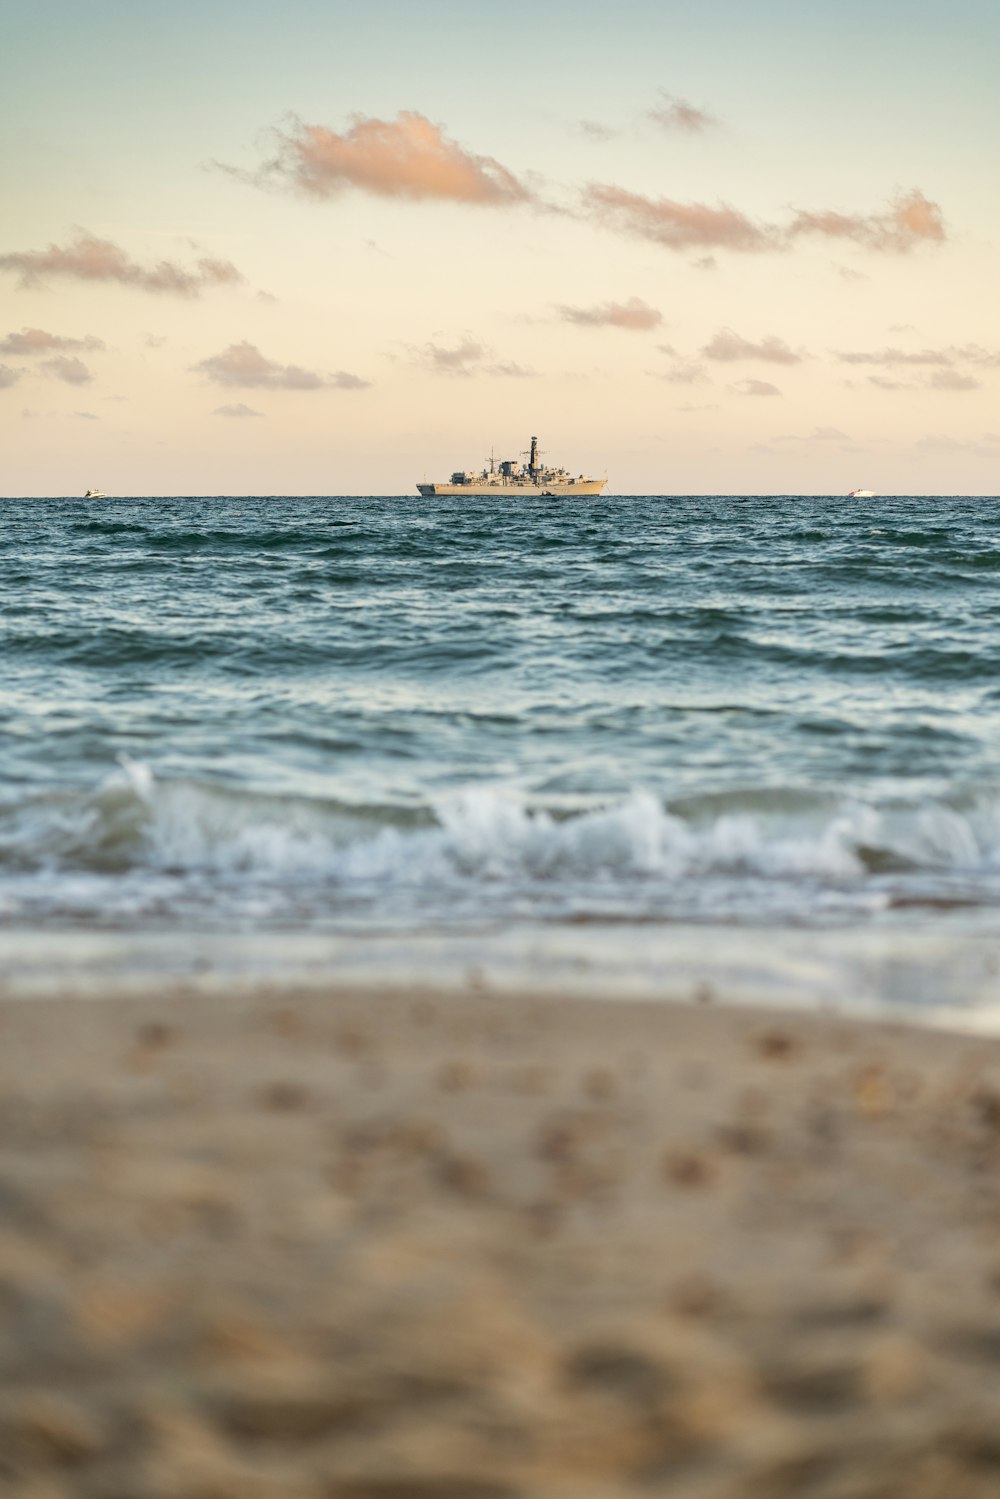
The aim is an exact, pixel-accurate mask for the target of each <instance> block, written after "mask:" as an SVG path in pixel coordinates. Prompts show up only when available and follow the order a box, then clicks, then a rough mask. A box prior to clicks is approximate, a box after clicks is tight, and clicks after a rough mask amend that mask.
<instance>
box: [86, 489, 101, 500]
mask: <svg viewBox="0 0 1000 1499" xmlns="http://www.w3.org/2000/svg"><path fill="white" fill-rule="evenodd" d="M83 498H84V499H85V500H106V499H107V495H106V494H105V493H104V490H103V489H88V490H87V493H86V494H85V495H84V497H83Z"/></svg>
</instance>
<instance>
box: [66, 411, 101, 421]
mask: <svg viewBox="0 0 1000 1499" xmlns="http://www.w3.org/2000/svg"><path fill="white" fill-rule="evenodd" d="M73 415H74V416H78V417H80V419H81V421H85V422H99V421H100V420H101V418H100V417H99V416H95V415H94V413H93V412H92V411H74V412H73Z"/></svg>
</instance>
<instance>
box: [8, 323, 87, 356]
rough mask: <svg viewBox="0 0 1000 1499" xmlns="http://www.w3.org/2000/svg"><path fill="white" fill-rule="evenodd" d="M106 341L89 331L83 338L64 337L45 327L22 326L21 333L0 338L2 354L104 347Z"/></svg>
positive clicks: (51, 352)
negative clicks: (48, 330) (49, 331)
mask: <svg viewBox="0 0 1000 1499" xmlns="http://www.w3.org/2000/svg"><path fill="white" fill-rule="evenodd" d="M103 348H104V343H103V341H102V340H101V339H99V338H95V337H94V336H93V334H90V333H88V334H87V335H86V336H85V337H83V338H63V337H61V336H60V335H59V334H57V333H46V331H45V329H44V328H22V329H21V331H20V333H8V334H7V337H6V338H2V339H0V354H20V355H21V356H22V357H27V356H30V355H32V354H54V353H57V352H62V351H65V350H67V349H86V350H97V349H103Z"/></svg>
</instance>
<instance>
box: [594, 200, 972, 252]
mask: <svg viewBox="0 0 1000 1499" xmlns="http://www.w3.org/2000/svg"><path fill="white" fill-rule="evenodd" d="M583 205H584V206H583V212H584V214H585V215H588V216H589V217H591V218H593V219H596V220H597V221H598V222H599V223H604V224H606V225H608V226H609V227H610V228H612V229H617V230H618V231H619V232H620V233H622V234H629V235H633V236H635V237H636V238H638V239H648V240H652V241H653V243H654V244H658V245H662V246H663V247H664V248H665V249H668V250H691V249H704V250H733V251H735V252H738V253H741V254H755V253H760V252H762V251H767V250H769V251H777V250H787V249H788V248H789V247H790V246H791V245H792V244H793V243H794V242H795V241H796V240H797V239H799V238H800V237H801V236H803V235H822V236H826V237H827V238H831V239H848V240H852V241H854V242H855V243H856V244H859V245H861V246H863V247H864V248H866V249H869V250H879V251H884V252H892V253H895V254H905V253H906V252H907V251H909V250H911V249H913V248H914V246H915V245H918V244H920V243H921V242H930V243H935V242H936V243H940V242H941V241H943V240H944V238H945V229H944V220H943V217H942V214H941V210H940V208H939V207H938V206H937V204H936V203H932V202H930V200H929V199H928V198H925V197H924V195H923V193H921V192H920V191H919V189H917V188H914V189H913V191H912V192H911V193H909V194H908V195H906V196H903V197H899V198H896V199H894V200H893V202H892V203H891V204H890V205H889V208H888V209H887V210H886V211H885V212H884V213H875V214H842V213H836V212H833V211H831V210H821V211H819V212H804V211H801V210H799V211H797V212H796V213H795V215H794V217H793V218H792V220H791V222H790V223H789V224H786V225H784V226H782V225H776V224H765V223H758V222H755V221H754V220H753V219H751V218H750V217H749V216H748V215H747V214H745V213H742V212H741V211H740V210H739V209H737V208H733V207H731V206H730V205H729V204H728V203H720V204H719V205H718V206H717V207H712V206H711V205H710V204H707V203H678V202H676V201H675V200H674V199H673V198H648V197H645V196H644V195H643V194H642V193H631V192H628V191H627V190H626V189H625V188H623V187H616V186H614V185H613V184H610V183H601V182H591V183H589V184H588V185H587V187H586V188H584V190H583Z"/></svg>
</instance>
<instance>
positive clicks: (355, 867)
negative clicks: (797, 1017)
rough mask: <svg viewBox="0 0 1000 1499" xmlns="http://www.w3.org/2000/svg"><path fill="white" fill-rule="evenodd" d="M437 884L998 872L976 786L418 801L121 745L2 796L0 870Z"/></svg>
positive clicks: (661, 883) (476, 792) (663, 884)
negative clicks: (188, 770)
mask: <svg viewBox="0 0 1000 1499" xmlns="http://www.w3.org/2000/svg"><path fill="white" fill-rule="evenodd" d="M17 871H20V872H21V873H22V874H23V873H27V872H36V873H39V872H43V871H48V872H49V873H54V872H56V871H64V872H74V871H76V872H84V873H93V874H100V875H105V876H121V875H123V874H126V873H129V872H135V871H147V872H149V873H156V874H159V875H166V876H170V877H174V878H179V879H184V878H186V877H191V876H197V877H205V876H211V877H216V878H218V879H220V880H222V881H223V882H225V881H230V882H240V881H241V880H249V881H252V882H256V883H261V882H263V883H272V882H273V883H282V882H286V883H287V882H290V883H292V884H295V883H310V882H312V883H315V882H322V883H323V884H326V885H330V886H342V887H344V888H356V887H358V886H364V887H366V888H369V889H383V890H385V889H391V888H393V887H411V888H414V887H420V888H421V889H423V890H425V891H430V890H437V891H438V892H439V893H440V894H441V895H444V894H445V893H446V892H447V891H448V890H450V889H451V890H453V889H456V888H461V889H465V890H467V889H468V888H469V887H470V885H471V886H479V887H488V886H491V885H505V886H508V887H513V886H516V887H519V888H522V889H523V888H538V887H543V886H550V887H551V886H560V885H574V886H576V887H581V886H583V887H586V886H588V885H589V886H593V887H604V888H607V887H608V886H609V885H619V886H622V887H628V886H633V885H641V884H653V885H655V886H657V887H658V888H660V889H661V890H670V889H678V888H680V887H682V886H683V885H684V884H685V883H686V882H691V881H695V882H696V881H698V880H699V879H708V878H712V877H716V876H727V877H729V878H731V879H735V880H737V881H751V882H752V881H771V882H785V883H789V884H794V883H796V882H801V881H805V882H807V883H811V884H813V885H814V886H824V885H825V886H831V887H851V886H858V885H860V884H864V883H865V882H866V881H870V880H871V879H872V878H875V877H880V876H884V875H886V874H892V873H896V874H899V873H914V872H916V873H924V874H930V873H934V872H951V873H961V874H965V875H969V876H974V875H977V874H979V875H984V876H988V875H991V874H995V873H1000V802H998V801H997V800H996V799H995V798H993V797H991V796H989V795H987V794H985V793H984V794H978V795H977V794H972V793H966V794H965V795H956V796H953V797H952V798H951V799H950V800H949V799H939V800H934V799H915V800H909V801H907V800H902V799H896V800H895V801H888V802H886V803H884V804H876V803H873V802H860V801H856V800H851V799H845V798H842V797H837V796H834V795H832V794H829V795H826V794H823V793H818V792H813V791H802V792H794V791H783V790H779V789H775V788H769V787H761V788H756V789H754V788H749V789H745V790H742V791H730V792H724V793H718V792H713V793H707V794H705V795H701V796H697V797H693V796H688V797H685V798H683V799H679V800H676V801H674V802H673V803H669V804H668V803H665V802H664V801H663V800H661V799H660V798H659V797H657V796H655V795H653V794H652V793H651V792H649V791H636V792H633V793H632V794H631V795H629V796H627V797H625V798H623V799H621V800H618V801H615V802H612V803H609V804H605V805H593V804H582V805H581V804H577V805H572V804H570V805H567V804H565V803H562V802H556V803H553V804H551V805H549V806H544V805H543V806H539V805H536V804H532V803H531V802H530V801H526V800H524V799H522V798H518V797H516V796H514V795H513V794H510V793H508V792H505V791H503V790H499V789H496V788H494V787H489V786H467V787H465V788H463V789H461V790H459V791H456V792H454V793H450V794H448V795H442V796H440V797H438V798H435V799H432V800H429V801H427V802H425V803H420V804H413V805H405V804H399V803H386V804H372V805H367V804H350V803H345V802H339V801H337V800H335V799H329V798H328V799H319V798H314V797H296V796H291V795H286V794H281V795H279V794H270V793H266V792H261V791H253V790H246V789H233V788H230V787H226V786H221V785H214V784H212V783H209V782H200V781H195V780H186V779H174V780H171V779H160V778H158V777H157V776H155V775H154V773H153V771H152V769H151V768H150V767H149V766H148V765H146V764H144V763H143V762H141V761H135V760H131V759H129V758H127V757H122V760H121V763H120V765H119V767H118V768H117V769H116V770H115V771H114V772H113V773H112V774H110V775H109V776H108V777H107V778H106V780H105V781H104V782H103V783H102V784H101V785H100V786H99V787H97V788H96V789H94V790H92V791H76V790H66V791H61V792H58V793H53V792H49V793H44V794H39V793H37V792H35V793H29V794H27V795H21V796H19V797H17V798H12V799H9V800H8V801H7V802H6V804H4V805H0V872H5V873H14V872H17Z"/></svg>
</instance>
